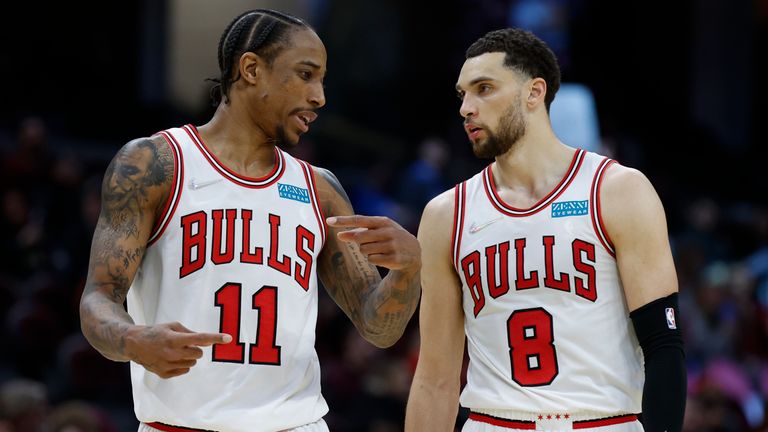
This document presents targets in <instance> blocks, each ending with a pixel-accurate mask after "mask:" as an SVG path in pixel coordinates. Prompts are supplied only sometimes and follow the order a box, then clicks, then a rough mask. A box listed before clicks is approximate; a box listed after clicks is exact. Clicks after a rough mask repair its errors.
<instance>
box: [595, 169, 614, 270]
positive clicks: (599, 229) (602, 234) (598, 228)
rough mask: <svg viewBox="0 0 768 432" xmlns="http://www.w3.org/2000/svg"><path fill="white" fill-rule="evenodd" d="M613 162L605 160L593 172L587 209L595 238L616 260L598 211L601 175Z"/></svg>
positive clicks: (611, 243)
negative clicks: (589, 202) (590, 202)
mask: <svg viewBox="0 0 768 432" xmlns="http://www.w3.org/2000/svg"><path fill="white" fill-rule="evenodd" d="M615 162H616V161H615V160H613V159H608V158H605V159H603V161H602V162H600V165H598V167H597V170H595V177H594V178H593V179H592V186H591V188H590V200H591V201H592V205H591V206H590V208H589V213H590V217H591V219H592V227H593V228H594V229H595V234H597V238H598V239H599V240H600V243H601V244H602V245H603V247H604V248H605V250H606V251H608V253H609V254H610V255H611V256H612V257H614V258H616V251H615V248H614V247H613V242H612V241H611V238H610V236H608V231H606V229H605V224H604V223H603V216H602V213H601V211H600V185H601V184H602V183H603V174H605V171H606V170H607V169H608V167H610V166H611V164H613V163H615Z"/></svg>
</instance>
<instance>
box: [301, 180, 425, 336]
mask: <svg viewBox="0 0 768 432" xmlns="http://www.w3.org/2000/svg"><path fill="white" fill-rule="evenodd" d="M315 178H316V179H317V189H318V194H319V195H320V203H321V205H322V207H323V211H324V212H325V215H326V216H329V218H328V225H329V232H328V240H327V242H326V244H325V247H324V248H323V251H322V252H321V254H320V259H319V266H318V268H319V274H320V279H321V280H322V282H323V285H324V286H325V288H326V290H327V291H328V293H329V294H330V296H331V297H332V298H333V299H334V301H335V302H336V303H337V304H338V305H339V306H340V307H341V308H342V309H343V310H344V313H346V314H347V316H348V317H349V318H350V319H351V320H352V322H353V323H354V324H355V327H357V329H358V331H359V332H360V334H361V335H362V336H363V337H364V338H365V339H367V340H368V341H369V342H371V343H372V344H374V345H376V346H378V347H381V348H385V347H388V346H391V345H393V344H394V343H395V342H397V341H398V339H400V336H402V334H403V332H404V331H405V327H406V325H407V324H408V321H409V320H410V318H411V316H412V315H413V312H414V311H415V310H416V305H417V304H418V301H419V294H420V290H421V288H420V283H419V272H420V268H421V249H420V247H419V243H418V241H417V240H416V238H415V237H414V236H413V235H412V234H410V233H409V232H408V231H406V230H405V229H403V228H402V227H401V226H400V225H398V224H397V223H396V222H394V221H392V220H390V219H389V218H386V217H378V216H373V217H370V216H353V213H354V212H353V210H352V204H351V202H350V200H349V197H347V194H346V193H345V192H344V189H343V188H342V187H341V184H340V183H339V180H338V179H337V178H336V177H335V176H334V175H333V174H332V173H331V172H330V171H328V170H324V169H322V168H315ZM346 228H353V229H350V230H342V229H346ZM376 266H380V267H385V268H387V269H389V272H388V273H387V275H386V276H385V277H384V279H383V280H382V279H381V277H380V276H379V272H378V270H377V269H376Z"/></svg>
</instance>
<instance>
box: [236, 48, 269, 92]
mask: <svg viewBox="0 0 768 432" xmlns="http://www.w3.org/2000/svg"><path fill="white" fill-rule="evenodd" d="M239 67H240V76H241V77H242V78H243V79H244V80H245V81H246V82H248V83H250V84H256V83H257V82H258V80H259V78H260V76H261V74H262V72H263V71H264V60H263V59H262V58H261V57H259V56H258V55H256V54H254V53H252V52H246V53H243V55H241V56H240V64H239Z"/></svg>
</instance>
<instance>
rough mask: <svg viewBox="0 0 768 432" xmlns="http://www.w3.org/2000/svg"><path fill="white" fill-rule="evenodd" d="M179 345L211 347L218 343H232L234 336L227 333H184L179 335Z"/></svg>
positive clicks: (177, 339)
mask: <svg viewBox="0 0 768 432" xmlns="http://www.w3.org/2000/svg"><path fill="white" fill-rule="evenodd" d="M176 341H177V343H178V345H196V346H209V345H213V344H217V343H230V342H232V336H230V335H229V334H227V333H183V334H177V337H176Z"/></svg>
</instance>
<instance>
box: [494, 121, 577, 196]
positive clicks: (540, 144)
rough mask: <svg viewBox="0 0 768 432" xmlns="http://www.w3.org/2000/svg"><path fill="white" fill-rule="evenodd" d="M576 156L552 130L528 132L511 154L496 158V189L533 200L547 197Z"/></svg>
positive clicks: (515, 145) (573, 150) (532, 130)
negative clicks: (505, 190)
mask: <svg viewBox="0 0 768 432" xmlns="http://www.w3.org/2000/svg"><path fill="white" fill-rule="evenodd" d="M574 152H575V149H573V148H572V147H568V146H566V145H565V144H563V143H562V142H560V140H558V139H557V137H556V136H555V134H554V133H553V132H552V130H551V129H550V128H542V129H539V130H536V129H529V130H528V131H527V132H526V134H525V136H523V137H522V138H521V139H520V140H519V141H518V142H516V143H515V144H513V145H512V148H510V149H509V151H508V152H506V153H504V154H503V155H501V156H498V157H497V158H496V162H495V163H494V164H493V177H494V182H495V183H496V187H497V188H499V190H500V191H502V190H504V189H507V190H510V191H517V192H519V193H522V194H524V195H528V196H531V197H536V196H538V195H541V194H544V195H546V194H547V193H549V192H550V191H551V189H552V187H554V186H555V185H556V184H557V183H558V182H559V181H560V180H561V179H562V178H563V176H564V175H565V173H566V171H568V167H569V166H570V164H571V161H572V160H573V155H574Z"/></svg>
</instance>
